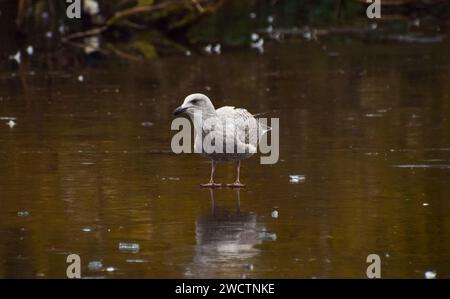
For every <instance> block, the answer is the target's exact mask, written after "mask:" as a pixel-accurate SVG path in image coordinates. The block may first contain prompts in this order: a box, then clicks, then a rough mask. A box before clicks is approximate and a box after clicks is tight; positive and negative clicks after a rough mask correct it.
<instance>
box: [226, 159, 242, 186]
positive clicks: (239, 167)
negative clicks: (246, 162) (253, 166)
mask: <svg viewBox="0 0 450 299" xmlns="http://www.w3.org/2000/svg"><path fill="white" fill-rule="evenodd" d="M236 171H237V179H236V181H235V182H234V183H233V184H227V187H231V188H244V187H245V185H244V184H241V182H240V181H239V174H240V172H241V160H238V161H237V164H236Z"/></svg>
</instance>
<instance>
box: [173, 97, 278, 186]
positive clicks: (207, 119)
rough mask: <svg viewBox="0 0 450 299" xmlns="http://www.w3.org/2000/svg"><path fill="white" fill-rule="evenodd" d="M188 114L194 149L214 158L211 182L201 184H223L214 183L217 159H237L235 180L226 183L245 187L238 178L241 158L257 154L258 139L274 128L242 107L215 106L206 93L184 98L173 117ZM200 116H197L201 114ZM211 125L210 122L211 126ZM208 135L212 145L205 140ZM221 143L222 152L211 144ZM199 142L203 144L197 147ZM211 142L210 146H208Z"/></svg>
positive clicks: (212, 159) (225, 160) (219, 160)
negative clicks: (192, 126)
mask: <svg viewBox="0 0 450 299" xmlns="http://www.w3.org/2000/svg"><path fill="white" fill-rule="evenodd" d="M182 113H186V114H187V115H188V116H189V118H190V119H191V120H192V122H193V123H194V128H195V130H194V131H195V132H196V133H195V144H194V149H195V152H200V153H201V154H202V155H204V156H205V157H207V158H208V159H210V160H211V177H210V180H209V182H208V183H206V184H201V185H200V186H201V187H206V188H214V187H221V186H222V184H218V183H215V182H214V172H215V170H216V165H217V163H218V162H229V161H234V162H236V172H237V178H236V181H235V182H234V183H232V184H226V186H227V187H231V188H243V187H245V185H244V184H242V183H241V182H240V180H239V175H240V168H241V160H243V159H247V158H249V157H251V156H253V154H254V153H256V148H257V145H258V140H259V138H261V137H262V136H263V135H264V134H266V133H267V132H268V131H270V130H271V128H270V127H268V126H266V125H264V124H262V123H261V122H260V121H258V120H257V119H256V118H255V117H254V115H252V114H251V113H250V112H248V111H247V110H246V109H243V108H235V107H233V106H224V107H221V108H219V109H215V108H214V105H213V104H212V102H211V100H210V99H209V98H208V97H207V96H206V95H204V94H201V93H194V94H191V95H189V96H187V97H186V98H185V99H184V102H183V104H182V105H181V106H180V107H178V108H177V109H175V111H174V112H173V114H174V116H178V115H180V114H182ZM200 115H201V117H198V116H200ZM208 124H209V125H208ZM200 133H201V134H200ZM208 135H209V138H210V140H211V143H210V145H209V144H206V145H205V143H204V140H205V137H206V136H208ZM216 142H218V144H219V145H220V143H221V142H222V146H223V147H222V148H223V150H222V151H215V150H214V149H212V148H211V146H214V145H216V144H215V143H216ZM198 145H203V146H201V148H200V149H199V148H198ZM208 145H209V146H208Z"/></svg>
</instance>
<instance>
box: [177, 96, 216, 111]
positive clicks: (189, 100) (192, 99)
mask: <svg viewBox="0 0 450 299" xmlns="http://www.w3.org/2000/svg"><path fill="white" fill-rule="evenodd" d="M198 112H201V113H204V114H206V115H208V114H211V113H214V112H215V109H214V105H213V104H212V103H211V100H210V99H209V98H208V97H207V96H205V95H204V94H201V93H194V94H191V95H189V96H187V97H186V98H185V99H184V102H183V105H181V106H180V107H178V108H177V109H175V111H174V112H173V115H175V116H177V115H180V114H181V113H187V114H188V115H190V116H192V115H194V114H195V113H198Z"/></svg>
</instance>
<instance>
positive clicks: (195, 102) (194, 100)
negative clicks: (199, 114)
mask: <svg viewBox="0 0 450 299" xmlns="http://www.w3.org/2000/svg"><path fill="white" fill-rule="evenodd" d="M198 102H200V100H199V99H193V100H191V104H192V105H195V104H197V103H198Z"/></svg>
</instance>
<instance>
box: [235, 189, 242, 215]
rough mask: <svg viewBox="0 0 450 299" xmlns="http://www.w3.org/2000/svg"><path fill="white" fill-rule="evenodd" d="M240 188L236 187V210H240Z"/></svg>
mask: <svg viewBox="0 0 450 299" xmlns="http://www.w3.org/2000/svg"><path fill="white" fill-rule="evenodd" d="M240 193H241V189H239V188H237V189H236V212H238V213H240V212H241V194H240Z"/></svg>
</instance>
